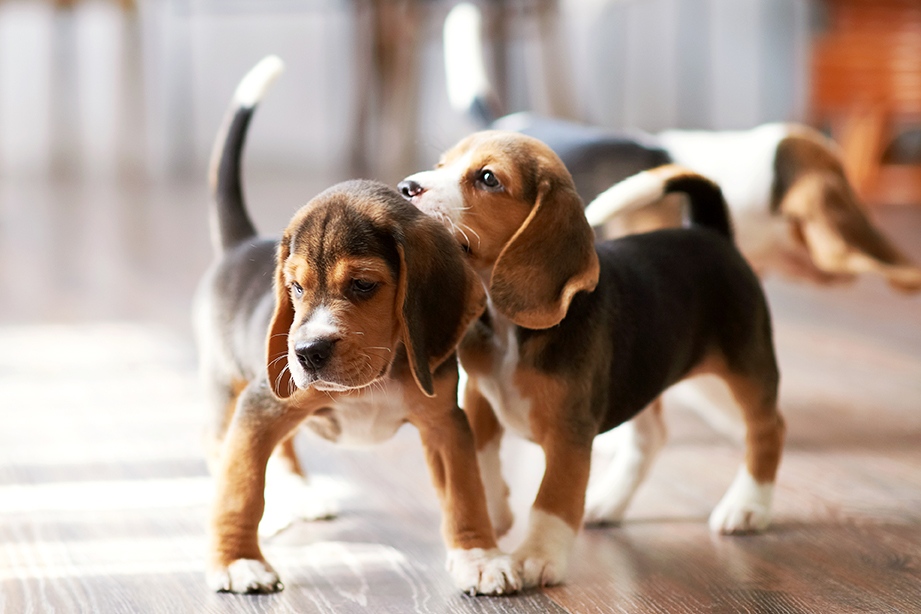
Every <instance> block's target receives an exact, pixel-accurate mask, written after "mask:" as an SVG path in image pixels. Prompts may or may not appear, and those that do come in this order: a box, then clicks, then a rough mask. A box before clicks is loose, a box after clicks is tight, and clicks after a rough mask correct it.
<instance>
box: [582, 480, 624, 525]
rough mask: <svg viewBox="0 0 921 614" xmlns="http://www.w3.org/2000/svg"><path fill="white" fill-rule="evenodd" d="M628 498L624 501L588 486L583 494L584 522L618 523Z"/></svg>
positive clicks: (592, 523) (593, 523) (622, 517)
mask: <svg viewBox="0 0 921 614" xmlns="http://www.w3.org/2000/svg"><path fill="white" fill-rule="evenodd" d="M629 503H630V500H629V499H627V500H626V501H624V500H622V499H617V498H614V497H611V496H610V493H601V492H599V490H598V489H592V488H590V489H589V490H588V493H587V494H586V496H585V517H584V519H583V520H584V522H585V524H587V525H589V526H592V525H594V526H598V525H609V524H620V522H621V521H622V520H623V519H624V514H626V512H627V506H628V505H629Z"/></svg>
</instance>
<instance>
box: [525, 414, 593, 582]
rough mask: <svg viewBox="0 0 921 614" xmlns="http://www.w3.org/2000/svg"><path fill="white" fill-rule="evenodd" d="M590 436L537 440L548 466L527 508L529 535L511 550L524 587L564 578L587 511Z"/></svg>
mask: <svg viewBox="0 0 921 614" xmlns="http://www.w3.org/2000/svg"><path fill="white" fill-rule="evenodd" d="M565 428H566V427H565V426H564V427H563V429H565ZM591 439H592V438H591V436H588V437H573V436H572V433H565V432H563V430H562V429H561V430H560V431H557V432H551V433H549V434H545V435H544V437H543V439H542V440H541V441H538V443H539V444H540V445H541V448H543V451H544V457H545V458H546V461H547V466H546V469H545V470H544V477H543V479H542V480H541V483H540V489H539V490H538V492H537V497H536V498H535V500H534V504H533V506H532V508H531V515H530V518H529V519H528V533H527V536H526V537H525V540H524V542H523V543H522V544H521V545H520V546H519V547H518V549H517V550H515V552H514V553H513V554H512V557H513V558H514V559H515V562H516V566H517V568H518V569H519V570H520V572H521V580H522V583H523V584H524V586H525V588H530V587H535V586H550V585H553V584H559V583H560V582H562V581H563V580H564V579H565V578H566V573H567V570H568V567H569V555H570V552H571V550H572V544H573V542H574V541H575V538H576V534H577V533H578V531H579V527H580V525H581V524H582V513H583V511H584V509H585V489H586V487H587V486H588V476H589V469H590V467H591V460H592V443H591Z"/></svg>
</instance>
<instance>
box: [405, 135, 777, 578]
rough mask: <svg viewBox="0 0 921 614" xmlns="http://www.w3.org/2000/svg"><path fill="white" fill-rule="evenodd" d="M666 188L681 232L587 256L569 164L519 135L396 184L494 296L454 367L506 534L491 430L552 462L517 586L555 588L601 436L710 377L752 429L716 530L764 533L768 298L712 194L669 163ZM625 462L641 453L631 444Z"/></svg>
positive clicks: (770, 398) (462, 151)
mask: <svg viewBox="0 0 921 614" xmlns="http://www.w3.org/2000/svg"><path fill="white" fill-rule="evenodd" d="M659 179H660V181H659V184H658V186H657V188H656V192H657V193H658V195H659V196H660V197H661V196H663V195H665V194H666V193H669V192H674V191H680V192H684V193H685V194H687V195H688V196H689V197H690V199H691V207H690V211H691V213H690V221H691V223H692V227H691V228H683V229H669V230H661V231H657V232H653V233H647V234H642V235H634V236H630V237H625V238H622V239H617V240H614V241H608V242H605V243H601V244H598V245H597V246H595V245H594V236H593V234H592V230H591V228H590V226H589V225H588V222H587V221H586V219H585V215H584V212H583V205H582V201H581V200H580V199H579V197H578V195H577V193H576V191H575V187H574V185H573V182H572V178H571V177H570V175H569V173H568V171H567V170H566V168H565V166H563V163H562V162H561V161H560V159H559V158H558V157H557V156H556V155H555V154H554V153H553V152H552V151H551V150H550V149H549V148H548V147H547V146H546V145H544V144H543V143H541V142H540V141H537V140H536V139H533V138H530V137H526V136H523V135H521V134H517V133H508V132H482V133H477V134H474V135H472V136H471V137H468V138H467V139H464V140H463V141H461V142H460V143H459V144H458V145H457V146H456V147H454V148H453V149H451V150H450V151H448V152H447V153H446V154H445V155H444V156H443V158H442V160H441V162H439V164H438V166H437V167H436V169H435V170H433V171H427V172H422V173H418V174H416V175H413V176H411V177H409V178H407V179H406V180H405V181H403V182H402V183H401V184H400V189H401V191H402V192H403V194H404V196H405V197H407V198H408V199H410V200H411V202H412V203H413V204H415V205H416V206H417V207H419V208H420V209H422V210H423V211H425V212H426V213H428V214H430V215H432V216H433V217H436V218H438V219H441V220H443V221H444V222H445V223H446V225H447V226H449V227H450V228H452V229H453V230H454V232H455V238H456V239H457V240H458V241H459V242H460V243H461V244H462V246H463V247H464V248H465V251H467V253H468V258H469V259H470V261H471V262H472V263H473V265H474V268H475V269H476V270H477V271H478V272H479V273H480V275H481V276H482V278H483V279H484V280H485V281H486V283H487V287H488V291H489V298H490V303H489V308H488V310H487V312H486V313H484V315H483V316H482V317H481V318H480V319H479V320H478V321H477V323H476V324H475V326H474V327H472V328H471V330H470V332H468V334H467V336H466V337H465V338H464V340H463V342H462V343H461V347H460V351H459V354H460V357H461V363H462V365H463V367H464V370H465V371H466V372H467V373H468V375H469V380H468V385H467V389H466V395H465V400H464V409H465V411H466V412H467V414H468V416H469V418H470V421H471V425H472V427H473V430H474V435H475V437H476V441H477V450H478V455H479V460H480V468H481V472H482V473H483V480H484V483H485V484H486V486H487V499H488V500H489V507H490V514H491V516H492V519H493V524H494V526H495V527H496V529H497V531H499V532H500V533H501V532H502V531H504V530H506V529H507V528H508V527H509V525H510V523H511V512H510V511H509V508H508V503H507V501H506V498H507V494H508V493H507V487H506V486H505V484H504V482H503V481H502V479H501V475H500V474H499V457H498V447H499V439H500V436H501V434H502V433H503V431H504V430H505V429H511V430H514V431H516V432H518V433H520V434H521V435H523V436H525V437H527V438H529V439H531V440H532V441H534V442H536V443H537V444H538V445H540V446H541V447H542V449H543V451H544V454H545V457H546V461H547V463H546V470H545V473H544V476H543V480H542V482H541V485H540V489H539V491H538V494H537V498H536V499H535V501H534V505H533V507H532V510H531V516H530V523H529V530H528V534H527V537H526V538H525V541H524V543H523V544H522V545H521V546H520V547H519V548H518V549H517V550H516V551H515V553H514V554H513V557H514V558H515V560H516V564H517V565H518V566H519V569H520V570H521V571H522V574H523V577H522V580H523V582H524V584H525V586H534V585H540V584H553V583H556V582H560V581H562V579H563V578H564V577H565V574H566V568H567V563H568V557H569V551H570V546H571V544H572V541H573V539H574V538H575V535H576V532H577V530H578V528H579V526H580V525H581V523H582V518H583V510H584V502H585V492H586V485H587V482H588V476H589V465H590V458H591V450H592V442H593V440H594V438H595V436H596V435H597V434H598V433H600V432H603V431H606V430H609V429H612V428H614V427H616V426H618V425H619V424H622V423H623V422H625V421H627V420H630V419H631V418H632V417H633V416H635V415H637V414H638V413H639V412H641V411H642V410H643V408H644V407H646V406H648V405H650V404H651V403H654V402H655V401H656V399H657V398H658V396H659V395H660V394H661V393H662V392H663V391H664V390H665V389H666V388H668V387H669V386H671V385H672V384H674V383H676V382H678V381H680V380H682V379H685V378H687V377H691V376H694V375H699V374H714V375H717V376H719V377H721V378H722V379H723V381H724V382H725V383H726V384H727V385H728V387H729V389H730V390H731V391H732V393H733V395H734V397H735V400H736V401H737V402H738V405H739V406H740V407H741V410H742V416H743V418H744V420H745V423H746V426H747V447H748V451H747V455H746V462H745V464H744V465H743V467H742V468H741V469H740V471H739V473H738V476H737V478H736V480H735V482H734V483H733V485H732V487H731V488H730V489H729V491H728V492H727V494H726V496H725V497H724V498H723V500H722V501H721V502H720V504H719V505H718V506H717V508H716V509H715V510H714V512H713V515H712V516H711V518H710V524H711V527H712V528H713V529H714V530H716V531H720V532H724V533H735V532H746V531H753V530H760V529H763V528H764V527H765V526H766V525H767V523H768V518H769V513H770V505H771V498H772V491H773V483H774V479H775V475H776V471H777V467H778V464H779V461H780V454H781V448H782V444H783V432H784V429H783V421H782V420H781V417H780V415H779V414H778V412H777V406H776V402H777V386H778V381H779V376H778V371H777V365H776V361H775V357H774V350H773V343H772V338H771V324H770V316H769V313H768V307H767V302H766V300H765V298H764V294H763V292H762V290H761V286H760V283H759V281H758V279H757V277H756V276H755V274H754V272H753V271H752V270H751V268H750V267H749V266H748V264H747V263H746V262H745V260H744V258H743V257H742V256H741V254H740V253H739V252H738V250H737V249H736V248H735V246H734V245H733V243H732V240H731V235H732V231H731V225H730V223H729V218H728V211H727V209H726V204H725V201H724V200H723V198H722V195H721V193H720V190H719V188H717V187H716V186H715V184H713V183H711V182H710V181H708V180H706V179H704V178H703V177H701V176H699V175H696V174H694V173H690V172H688V171H685V170H683V169H680V168H675V167H671V168H669V169H665V170H663V171H662V172H661V173H660V174H659ZM633 450H635V451H638V452H639V453H640V454H643V453H644V452H643V449H642V446H641V445H639V443H637V445H634V446H633ZM643 462H645V461H643ZM634 477H636V476H634ZM641 477H642V476H638V477H637V479H639V478H641ZM633 487H635V485H633ZM628 490H629V489H628ZM630 494H632V490H629V492H628V493H627V495H626V496H627V498H628V499H629V495H630Z"/></svg>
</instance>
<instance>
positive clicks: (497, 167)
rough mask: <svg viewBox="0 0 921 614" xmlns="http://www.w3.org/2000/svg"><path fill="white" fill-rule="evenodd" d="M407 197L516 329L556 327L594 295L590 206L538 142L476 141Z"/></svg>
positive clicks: (417, 181) (406, 189)
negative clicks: (439, 229) (585, 295)
mask: <svg viewBox="0 0 921 614" xmlns="http://www.w3.org/2000/svg"><path fill="white" fill-rule="evenodd" d="M400 189H401V191H402V192H403V195H404V197H406V198H408V199H410V201H411V202H412V203H413V204H414V205H415V206H416V207H418V208H419V209H420V210H422V211H423V212H425V213H426V214H428V215H430V216H432V217H435V218H437V219H440V220H441V221H442V222H444V223H445V225H446V226H448V228H449V229H450V230H452V231H453V233H454V236H455V238H456V239H457V241H458V242H459V243H460V244H461V245H462V246H463V247H464V249H465V250H466V251H467V252H468V259H469V260H470V262H471V263H472V264H473V266H474V268H475V269H477V271H478V272H479V273H480V275H481V276H482V277H483V278H484V280H487V281H488V282H489V294H490V297H491V298H492V300H493V304H494V305H495V306H496V308H497V309H498V310H499V311H500V312H502V313H503V314H504V315H505V316H507V317H509V318H510V319H511V320H512V321H513V322H515V323H516V324H519V325H521V326H525V327H528V328H547V327H549V326H554V325H555V324H557V323H558V322H559V321H560V320H561V319H562V318H563V316H565V314H566V310H567V308H568V306H569V302H570V300H571V299H572V296H573V295H574V294H575V293H576V292H578V291H581V290H592V289H594V287H595V284H596V282H597V279H598V258H597V255H596V254H595V251H594V235H593V234H592V230H591V228H590V227H589V225H588V222H586V220H585V214H584V210H583V205H582V201H581V200H580V199H579V197H578V194H577V193H576V191H575V185H574V184H573V182H572V177H570V175H569V171H567V170H566V167H565V166H564V165H563V163H562V161H561V160H560V159H559V158H558V157H557V155H556V154H555V153H553V151H552V150H551V149H550V148H549V147H547V146H546V145H545V144H544V143H542V142H540V141H538V140H537V139H533V138H531V137H527V136H524V135H521V134H518V133H513V132H501V131H485V132H478V133H476V134H473V135H471V136H469V137H467V138H466V139H464V140H462V141H461V142H460V143H458V145H457V146H455V147H454V148H453V149H451V150H449V151H448V152H447V153H446V154H445V155H444V157H443V158H442V160H441V162H439V163H438V165H437V167H436V168H435V169H434V170H432V171H425V172H421V173H416V174H415V175H412V176H410V177H407V178H406V179H405V180H404V181H403V182H402V183H401V184H400Z"/></svg>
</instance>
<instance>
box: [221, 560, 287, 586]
mask: <svg viewBox="0 0 921 614" xmlns="http://www.w3.org/2000/svg"><path fill="white" fill-rule="evenodd" d="M207 580H208V587H209V588H211V590H213V591H217V592H219V593H277V592H278V591H280V590H282V589H283V588H284V585H283V584H282V583H281V580H280V579H279V578H278V574H277V573H275V570H274V569H272V567H271V565H269V564H268V563H266V562H265V561H257V560H254V559H237V560H236V561H234V562H233V563H231V564H230V565H228V566H227V567H224V568H222V569H216V570H212V571H210V572H208V577H207Z"/></svg>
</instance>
